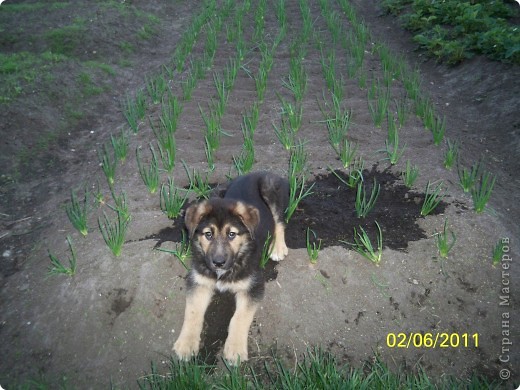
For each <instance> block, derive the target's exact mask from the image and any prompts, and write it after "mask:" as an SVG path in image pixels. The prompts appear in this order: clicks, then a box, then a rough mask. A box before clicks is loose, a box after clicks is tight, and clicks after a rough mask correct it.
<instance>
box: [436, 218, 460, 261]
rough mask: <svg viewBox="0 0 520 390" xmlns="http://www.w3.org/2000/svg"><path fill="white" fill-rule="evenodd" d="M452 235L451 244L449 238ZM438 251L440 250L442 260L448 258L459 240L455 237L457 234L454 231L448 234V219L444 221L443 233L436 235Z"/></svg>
mask: <svg viewBox="0 0 520 390" xmlns="http://www.w3.org/2000/svg"><path fill="white" fill-rule="evenodd" d="M449 233H451V242H450V240H449V236H450V234H449ZM435 237H436V238H437V239H436V242H437V249H438V250H439V255H440V256H441V257H442V258H447V257H448V253H449V252H450V251H451V248H453V246H454V245H455V242H456V241H457V238H456V237H455V233H454V232H453V231H450V232H448V219H447V218H446V219H445V220H444V228H443V230H442V232H439V233H435Z"/></svg>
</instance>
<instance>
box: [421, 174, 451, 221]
mask: <svg viewBox="0 0 520 390" xmlns="http://www.w3.org/2000/svg"><path fill="white" fill-rule="evenodd" d="M442 184H443V183H442V182H441V183H440V184H439V185H438V186H437V187H435V188H433V189H432V188H431V184H430V182H429V181H428V183H427V184H426V190H425V195H424V201H423V204H422V206H421V215H422V216H423V217H425V216H427V215H429V214H431V213H432V212H433V210H435V208H436V207H437V206H438V205H439V203H440V202H441V201H442V199H443V198H444V197H445V196H446V193H444V194H442V195H441V191H442Z"/></svg>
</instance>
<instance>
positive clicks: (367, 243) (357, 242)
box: [341, 221, 383, 265]
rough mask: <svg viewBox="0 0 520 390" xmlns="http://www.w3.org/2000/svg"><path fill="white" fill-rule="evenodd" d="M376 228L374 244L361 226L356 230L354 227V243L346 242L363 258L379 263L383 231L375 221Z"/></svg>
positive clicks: (381, 253)
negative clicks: (376, 233)
mask: <svg viewBox="0 0 520 390" xmlns="http://www.w3.org/2000/svg"><path fill="white" fill-rule="evenodd" d="M375 224H376V226H377V230H378V235H377V238H376V241H377V242H376V245H377V246H374V244H373V243H372V241H371V240H370V237H368V234H367V232H366V231H365V229H363V228H362V227H361V226H360V227H359V230H360V231H358V230H357V229H356V228H354V243H350V244H349V243H347V242H345V241H341V242H344V243H346V244H349V245H351V246H352V249H353V250H354V251H356V252H357V253H359V254H360V255H361V256H363V257H364V258H366V259H368V260H370V261H371V262H372V263H374V264H375V265H379V263H380V262H381V257H382V255H383V233H382V231H381V227H380V226H379V223H377V221H376V222H375Z"/></svg>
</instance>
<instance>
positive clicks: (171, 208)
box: [160, 178, 190, 219]
mask: <svg viewBox="0 0 520 390" xmlns="http://www.w3.org/2000/svg"><path fill="white" fill-rule="evenodd" d="M181 191H184V196H183V195H181ZM189 195H190V190H189V189H188V190H181V189H180V188H177V187H175V183H174V181H173V178H168V184H167V185H165V184H163V185H162V186H161V199H160V207H161V210H162V211H163V213H165V214H166V216H167V217H168V218H169V219H175V218H177V217H178V216H179V215H180V214H181V211H182V208H183V207H184V204H185V203H186V201H187V200H188V196H189Z"/></svg>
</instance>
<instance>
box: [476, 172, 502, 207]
mask: <svg viewBox="0 0 520 390" xmlns="http://www.w3.org/2000/svg"><path fill="white" fill-rule="evenodd" d="M495 181H496V176H492V175H491V173H489V172H484V173H483V174H482V175H481V177H480V180H479V181H478V183H475V186H474V187H473V188H472V189H471V197H472V198H473V208H474V209H475V211H476V212H477V213H481V212H483V211H484V209H485V208H486V204H487V202H488V201H489V198H490V197H491V192H492V191H493V187H494V186H495Z"/></svg>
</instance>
